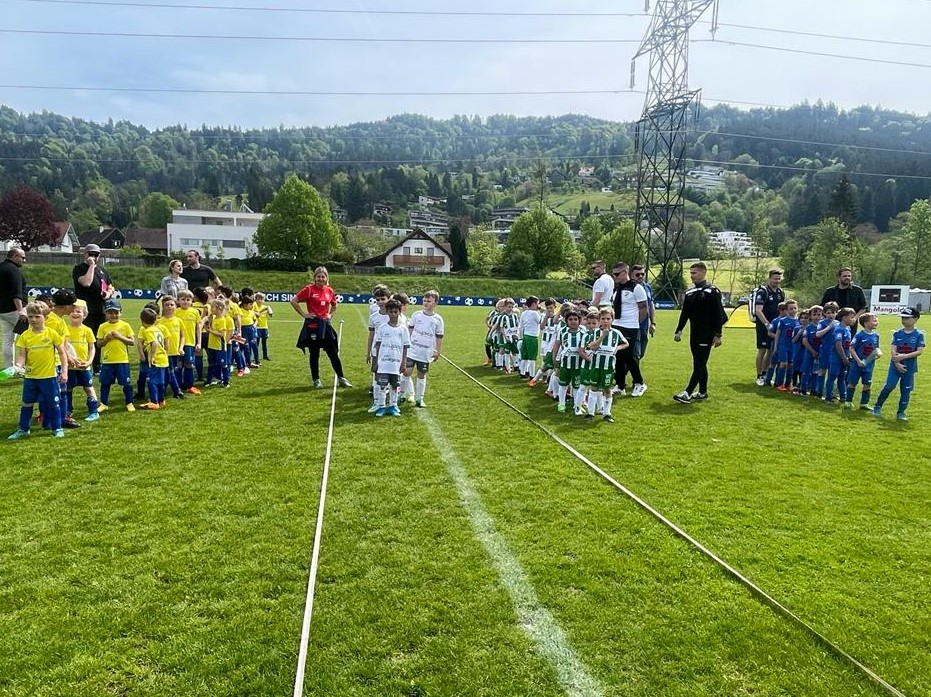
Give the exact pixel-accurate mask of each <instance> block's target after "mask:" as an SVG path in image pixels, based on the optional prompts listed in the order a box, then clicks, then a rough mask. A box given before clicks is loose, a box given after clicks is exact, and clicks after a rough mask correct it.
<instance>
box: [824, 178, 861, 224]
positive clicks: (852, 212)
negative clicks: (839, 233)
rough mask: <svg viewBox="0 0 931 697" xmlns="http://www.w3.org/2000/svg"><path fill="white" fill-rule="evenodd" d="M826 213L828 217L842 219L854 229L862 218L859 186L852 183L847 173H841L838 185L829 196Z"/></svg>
mask: <svg viewBox="0 0 931 697" xmlns="http://www.w3.org/2000/svg"><path fill="white" fill-rule="evenodd" d="M825 213H826V215H827V216H828V217H833V218H837V219H838V220H840V221H841V222H842V223H843V224H844V225H846V226H847V229H848V230H853V226H854V225H856V224H857V220H858V219H859V218H860V197H859V195H858V194H857V187H855V186H854V185H853V184H851V183H850V180H849V179H848V178H847V175H846V174H842V175H841V178H840V181H839V182H837V186H835V187H834V189H833V190H832V191H831V194H830V195H829V196H828V203H827V206H826V207H825Z"/></svg>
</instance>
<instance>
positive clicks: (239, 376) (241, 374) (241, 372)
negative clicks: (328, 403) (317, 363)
mask: <svg viewBox="0 0 931 697" xmlns="http://www.w3.org/2000/svg"><path fill="white" fill-rule="evenodd" d="M245 374H246V373H245V371H242V370H237V371H236V377H237V378H241V377H242V376H243V375H245ZM321 387H322V385H321Z"/></svg>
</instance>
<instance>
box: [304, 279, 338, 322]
mask: <svg viewBox="0 0 931 697" xmlns="http://www.w3.org/2000/svg"><path fill="white" fill-rule="evenodd" d="M294 299H295V300H297V301H298V302H302V303H307V312H309V313H310V314H312V315H315V316H317V317H319V318H320V319H330V306H331V305H335V304H336V303H337V302H338V301H337V300H336V293H334V292H333V289H332V288H330V286H323V288H318V287H317V286H316V284H314V283H311V284H310V285H308V286H304V287H303V288H301V290H300V292H298V294H297V295H295V296H294Z"/></svg>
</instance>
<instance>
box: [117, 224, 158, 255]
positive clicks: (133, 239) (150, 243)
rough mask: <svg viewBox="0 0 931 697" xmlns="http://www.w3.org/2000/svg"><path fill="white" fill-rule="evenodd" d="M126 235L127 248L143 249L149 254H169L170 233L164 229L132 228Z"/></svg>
mask: <svg viewBox="0 0 931 697" xmlns="http://www.w3.org/2000/svg"><path fill="white" fill-rule="evenodd" d="M125 234H126V246H127V247H142V249H143V251H144V252H146V253H147V254H168V231H167V230H166V229H165V228H163V227H130V228H126V233H125Z"/></svg>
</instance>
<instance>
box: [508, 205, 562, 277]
mask: <svg viewBox="0 0 931 697" xmlns="http://www.w3.org/2000/svg"><path fill="white" fill-rule="evenodd" d="M572 251H573V244H572V238H571V237H570V236H569V227H568V226H567V225H566V224H565V223H564V222H563V221H562V219H561V218H559V217H558V216H556V215H554V214H553V213H550V212H549V211H548V210H546V208H544V207H543V206H537V207H536V208H534V209H533V210H532V211H530V212H528V213H524V214H523V215H521V216H520V217H519V218H518V219H517V220H515V221H514V222H513V223H512V225H511V232H510V233H509V234H508V241H507V244H505V246H504V254H503V257H504V258H503V263H504V266H505V267H510V265H511V261H510V260H511V259H512V258H513V257H514V256H515V255H516V254H517V253H518V252H523V253H526V254H527V255H529V257H530V259H531V264H530V270H529V273H530V275H531V276H532V277H537V278H539V277H542V276H545V275H546V274H547V272H549V271H553V270H555V269H559V268H562V266H563V264H564V263H565V260H566V259H567V258H569V257H571V256H572Z"/></svg>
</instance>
